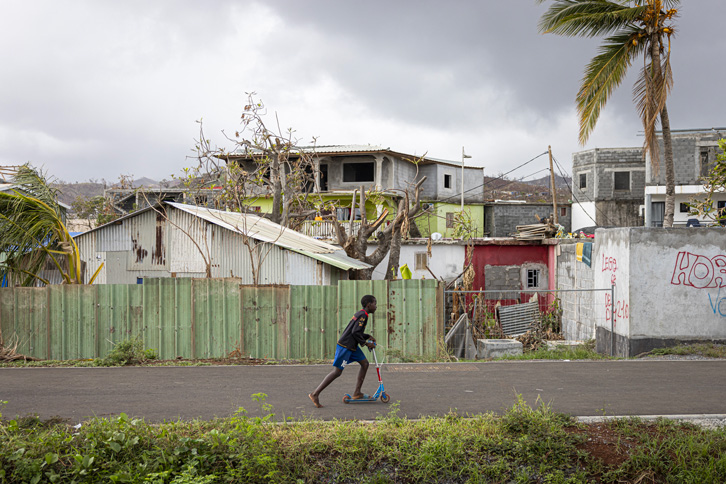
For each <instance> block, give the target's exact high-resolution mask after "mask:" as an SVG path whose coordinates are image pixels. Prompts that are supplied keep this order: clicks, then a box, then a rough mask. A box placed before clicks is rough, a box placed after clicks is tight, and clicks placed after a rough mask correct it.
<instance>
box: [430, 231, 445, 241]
mask: <svg viewBox="0 0 726 484" xmlns="http://www.w3.org/2000/svg"><path fill="white" fill-rule="evenodd" d="M443 238H444V236H443V235H441V234H440V233H438V232H434V233H433V234H431V240H441V239H443Z"/></svg>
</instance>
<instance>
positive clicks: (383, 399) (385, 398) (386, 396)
mask: <svg viewBox="0 0 726 484" xmlns="http://www.w3.org/2000/svg"><path fill="white" fill-rule="evenodd" d="M389 400H391V396H390V395H389V394H388V393H384V394H383V395H381V401H382V402H383V403H388V402H389Z"/></svg>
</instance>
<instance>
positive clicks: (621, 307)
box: [605, 294, 630, 322]
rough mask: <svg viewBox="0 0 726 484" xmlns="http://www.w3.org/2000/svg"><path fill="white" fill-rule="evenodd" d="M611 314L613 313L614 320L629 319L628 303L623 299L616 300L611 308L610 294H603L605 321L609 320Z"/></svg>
mask: <svg viewBox="0 0 726 484" xmlns="http://www.w3.org/2000/svg"><path fill="white" fill-rule="evenodd" d="M613 314H615V322H617V321H618V320H619V319H630V304H628V303H627V302H626V301H624V300H617V301H615V307H614V308H613V304H612V298H611V297H610V294H605V321H606V322H610V320H611V318H612V316H613Z"/></svg>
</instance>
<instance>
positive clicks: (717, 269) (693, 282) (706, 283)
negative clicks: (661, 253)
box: [671, 252, 726, 289]
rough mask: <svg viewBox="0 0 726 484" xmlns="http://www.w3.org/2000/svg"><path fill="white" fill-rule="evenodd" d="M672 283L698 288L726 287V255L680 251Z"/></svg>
mask: <svg viewBox="0 0 726 484" xmlns="http://www.w3.org/2000/svg"><path fill="white" fill-rule="evenodd" d="M671 284H673V285H674V286H680V285H684V286H691V287H695V288H697V289H704V288H707V287H708V288H716V287H726V255H717V256H714V257H711V258H708V257H706V256H704V255H698V254H692V253H690V252H679V253H678V256H677V257H676V264H675V267H674V268H673V276H672V277H671Z"/></svg>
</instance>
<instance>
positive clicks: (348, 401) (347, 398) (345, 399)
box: [343, 395, 350, 403]
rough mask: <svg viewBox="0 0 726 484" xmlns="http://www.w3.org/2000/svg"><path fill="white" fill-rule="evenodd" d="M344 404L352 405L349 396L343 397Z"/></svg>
mask: <svg viewBox="0 0 726 484" xmlns="http://www.w3.org/2000/svg"><path fill="white" fill-rule="evenodd" d="M343 403H350V398H349V397H348V395H343Z"/></svg>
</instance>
